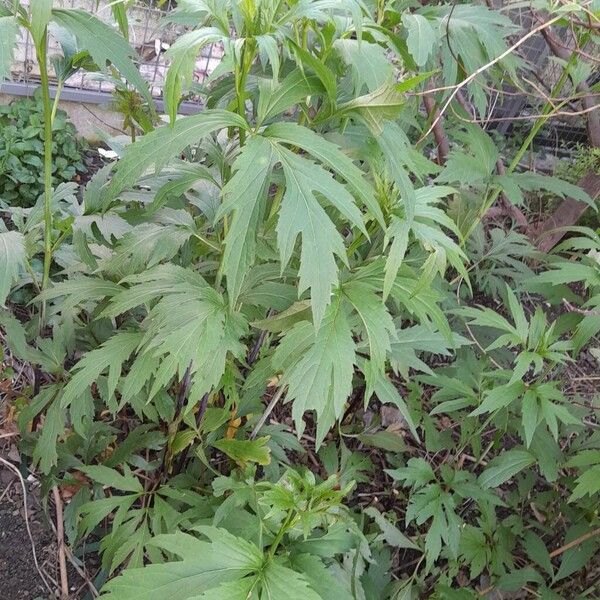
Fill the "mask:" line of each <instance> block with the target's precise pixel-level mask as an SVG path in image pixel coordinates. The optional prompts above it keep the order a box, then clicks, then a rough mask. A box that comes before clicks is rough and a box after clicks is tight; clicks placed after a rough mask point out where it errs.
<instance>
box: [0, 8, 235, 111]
mask: <svg viewBox="0 0 600 600" xmlns="http://www.w3.org/2000/svg"><path fill="white" fill-rule="evenodd" d="M33 1H35V0H33ZM174 4H175V2H173V1H172V0H168V1H167V2H164V3H161V5H160V6H158V5H156V4H154V3H153V2H148V1H147V2H136V3H134V4H133V5H132V6H131V7H130V8H129V9H128V19H129V39H130V42H131V44H132V46H133V47H134V49H135V50H136V53H137V58H136V62H137V65H138V68H139V70H140V73H141V74H142V76H143V77H144V78H145V79H146V81H147V82H148V85H149V87H150V91H151V93H152V96H153V97H155V98H160V97H161V96H162V90H163V86H164V82H165V77H166V72H167V67H168V61H167V59H166V58H165V52H166V50H168V48H169V47H170V46H171V44H172V43H173V42H174V41H175V40H176V39H177V38H178V37H179V36H181V35H182V34H183V33H185V31H186V30H187V29H186V27H185V26H183V25H179V24H176V23H170V22H168V20H167V19H166V15H167V14H168V12H169V11H170V10H171V9H172V8H173V7H174ZM54 5H55V6H56V7H65V8H78V9H80V10H84V11H86V12H89V13H90V14H93V15H95V16H96V17H98V18H99V19H101V20H103V21H105V22H106V23H109V24H110V25H111V26H114V21H113V18H112V14H111V7H110V1H107V0H100V1H99V2H98V0H55V1H54ZM49 44H50V46H49V54H50V55H52V54H60V46H59V44H58V42H57V41H56V39H55V38H52V37H51V38H50V42H49ZM222 56H223V49H222V47H221V46H220V45H219V44H211V45H208V46H206V47H204V48H203V50H202V52H201V54H200V56H198V58H197V60H196V65H195V68H194V81H195V82H196V83H202V82H203V81H204V80H205V79H206V78H207V77H208V76H209V75H210V74H211V73H212V72H213V71H214V70H215V68H216V67H217V66H218V64H219V63H220V61H221V58H222ZM11 70H12V81H13V82H16V83H21V84H25V85H27V86H36V85H37V84H39V81H40V72H39V68H38V65H37V62H36V60H35V51H34V46H33V41H32V39H31V36H30V35H29V34H28V33H27V32H26V31H25V30H22V31H21V32H20V37H19V40H18V44H17V48H16V49H15V54H14V62H13V66H12V69H11ZM114 88H115V82H114V81H112V80H111V78H107V77H106V76H103V75H101V74H98V73H88V72H84V71H79V72H78V73H76V74H75V75H73V76H72V77H70V78H69V79H68V80H67V82H66V84H65V90H66V91H70V92H77V91H81V92H88V93H89V92H97V93H99V94H106V95H108V94H110V93H111V92H112V91H113V90H114ZM70 97H71V98H76V97H77V94H76V93H75V94H73V93H72V94H70ZM87 97H89V94H88V95H87ZM191 101H192V102H194V101H195V102H199V100H198V98H192V99H191Z"/></svg>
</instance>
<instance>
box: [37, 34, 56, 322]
mask: <svg viewBox="0 0 600 600" xmlns="http://www.w3.org/2000/svg"><path fill="white" fill-rule="evenodd" d="M46 40H47V34H46V33H44V35H43V36H42V40H41V41H40V43H39V45H36V49H35V52H36V58H37V61H38V65H39V68H40V79H41V87H42V103H43V109H44V271H43V275H42V291H43V290H44V289H46V287H47V286H48V281H49V280H50V265H51V263H52V112H53V106H52V101H51V99H50V85H49V81H48V64H47V61H46ZM57 102H58V100H57ZM45 308H46V302H45V301H43V302H42V311H41V312H42V319H41V321H42V322H43V320H44V319H43V317H44V313H45Z"/></svg>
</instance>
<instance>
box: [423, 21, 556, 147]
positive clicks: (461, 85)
mask: <svg viewBox="0 0 600 600" xmlns="http://www.w3.org/2000/svg"><path fill="white" fill-rule="evenodd" d="M562 18H563V17H562V16H558V17H554V18H552V19H550V20H549V21H546V22H545V23H542V24H541V25H538V26H537V27H536V28H535V29H532V30H531V31H530V32H528V33H526V34H525V35H524V36H523V37H522V38H520V39H519V40H518V41H517V42H515V43H514V44H513V45H512V46H510V47H509V48H507V49H506V50H505V51H504V52H502V53H501V54H499V55H498V56H497V57H496V58H494V59H493V60H491V61H489V62H488V63H486V64H485V65H483V66H481V67H479V69H477V70H475V71H473V73H471V75H469V76H468V77H467V78H466V79H463V80H462V81H461V82H460V83H459V84H457V85H455V86H450V88H448V89H453V91H452V93H451V94H450V96H448V99H447V100H446V102H444V105H443V106H442V108H441V110H440V111H439V114H438V116H437V117H436V118H435V119H434V121H433V123H432V124H431V126H430V127H429V129H428V130H427V132H426V133H425V134H424V135H423V136H421V139H420V140H419V142H420V141H422V140H423V139H424V138H426V137H427V136H428V135H429V134H430V133H431V132H432V131H433V128H434V127H435V126H436V125H437V124H438V122H439V121H440V119H441V118H442V116H443V114H444V113H445V112H446V110H448V107H449V106H450V103H451V102H452V100H454V98H455V97H456V94H458V92H459V91H460V90H461V89H462V88H464V87H465V86H467V85H469V83H471V81H473V80H474V79H475V78H476V77H477V76H478V75H480V74H481V73H483V72H484V71H487V70H488V69H489V68H490V67H492V66H494V65H495V64H496V63H499V62H500V61H501V60H502V59H503V58H506V57H507V56H508V55H509V54H511V53H512V52H514V51H515V50H516V49H517V48H519V46H522V45H523V44H524V43H525V42H526V41H527V40H528V39H529V38H531V37H533V36H534V35H537V34H538V33H540V31H543V30H544V29H546V28H547V27H550V26H551V25H552V24H553V23H556V22H557V21H558V20H560V19H562Z"/></svg>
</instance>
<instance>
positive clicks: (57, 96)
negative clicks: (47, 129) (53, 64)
mask: <svg viewBox="0 0 600 600" xmlns="http://www.w3.org/2000/svg"><path fill="white" fill-rule="evenodd" d="M63 85H64V82H63V81H62V80H61V79H59V81H58V83H57V84H56V93H55V95H54V102H53V103H52V116H51V117H50V122H51V123H52V124H54V119H55V118H56V111H57V110H58V101H59V99H60V94H61V92H62V89H63Z"/></svg>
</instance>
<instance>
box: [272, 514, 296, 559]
mask: <svg viewBox="0 0 600 600" xmlns="http://www.w3.org/2000/svg"><path fill="white" fill-rule="evenodd" d="M293 518H294V512H293V511H292V510H290V511H289V512H288V514H287V517H286V518H285V521H284V522H283V523H282V524H281V527H280V528H279V531H278V532H277V535H276V536H275V539H274V540H273V543H272V544H271V547H270V548H269V560H272V559H273V557H274V556H275V552H276V550H277V548H278V547H279V544H280V543H281V540H282V539H283V536H284V535H285V532H286V531H287V530H288V529H289V528H290V525H291V524H292V521H293Z"/></svg>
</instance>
